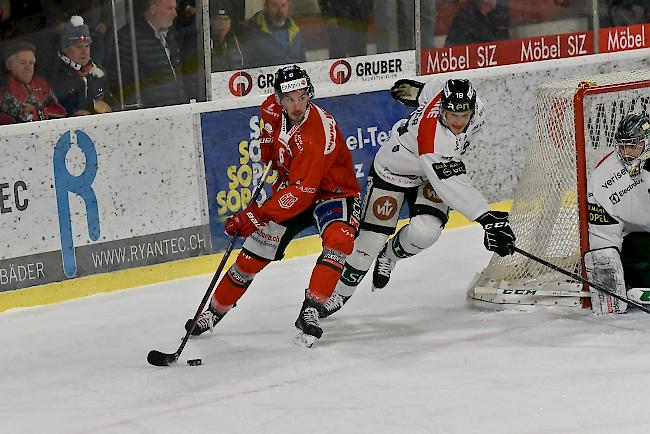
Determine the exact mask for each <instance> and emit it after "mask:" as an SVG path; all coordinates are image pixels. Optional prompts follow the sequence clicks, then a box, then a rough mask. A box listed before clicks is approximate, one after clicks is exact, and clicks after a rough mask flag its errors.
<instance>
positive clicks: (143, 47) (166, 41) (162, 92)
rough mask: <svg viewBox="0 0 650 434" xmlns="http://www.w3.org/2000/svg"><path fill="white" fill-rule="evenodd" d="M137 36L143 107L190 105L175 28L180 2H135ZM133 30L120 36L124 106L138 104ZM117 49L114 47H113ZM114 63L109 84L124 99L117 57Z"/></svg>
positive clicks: (113, 91)
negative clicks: (177, 5) (184, 85)
mask: <svg viewBox="0 0 650 434" xmlns="http://www.w3.org/2000/svg"><path fill="white" fill-rule="evenodd" d="M134 14H135V22H134V23H133V24H134V26H135V36H136V41H137V47H135V49H136V50H137V52H136V53H137V58H138V63H137V67H138V72H139V81H138V82H139V85H140V96H141V99H142V101H141V102H142V107H160V106H166V105H173V104H182V103H186V102H187V101H188V99H187V97H186V96H185V90H184V89H183V72H182V69H181V61H180V52H179V49H178V45H177V44H176V37H175V35H174V30H173V28H172V27H171V26H172V24H173V22H174V18H176V0H134ZM130 32H131V30H130V28H129V26H128V25H126V26H124V27H122V29H120V31H119V32H118V40H119V56H120V67H121V71H122V87H123V92H124V103H125V104H134V103H135V102H136V92H135V77H134V71H133V53H134V47H133V46H132V45H131V36H130ZM110 45H111V48H113V49H114V44H113V43H111V44H110ZM107 59H110V60H111V65H110V68H108V71H109V74H108V76H109V81H110V86H111V91H112V93H113V95H116V96H117V95H120V88H119V82H118V75H117V65H116V64H115V60H114V59H115V56H112V55H111V56H107Z"/></svg>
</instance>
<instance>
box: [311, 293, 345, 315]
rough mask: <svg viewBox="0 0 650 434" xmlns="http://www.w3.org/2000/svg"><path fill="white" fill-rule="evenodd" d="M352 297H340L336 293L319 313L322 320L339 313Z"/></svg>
mask: <svg viewBox="0 0 650 434" xmlns="http://www.w3.org/2000/svg"><path fill="white" fill-rule="evenodd" d="M350 297H351V296H345V295H339V294H337V293H336V292H334V293H332V296H331V297H330V298H329V300H327V303H325V304H324V305H323V307H322V308H321V309H320V310H319V311H318V316H319V317H320V318H327V317H328V316H330V315H331V314H333V313H334V312H337V311H339V310H340V309H341V308H342V307H343V305H344V304H345V303H346V302H347V301H348V300H349V299H350Z"/></svg>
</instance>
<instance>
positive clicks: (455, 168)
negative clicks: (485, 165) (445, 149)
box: [431, 161, 467, 179]
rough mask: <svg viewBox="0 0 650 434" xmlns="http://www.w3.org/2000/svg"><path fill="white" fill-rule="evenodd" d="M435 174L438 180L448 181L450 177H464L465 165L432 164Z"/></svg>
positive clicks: (459, 163)
mask: <svg viewBox="0 0 650 434" xmlns="http://www.w3.org/2000/svg"><path fill="white" fill-rule="evenodd" d="M431 166H432V167H433V171H434V172H436V175H437V176H438V179H448V178H451V177H452V176H458V175H465V174H466V173H467V170H465V164H464V163H463V162H462V161H450V162H449V163H433V164H432V165H431Z"/></svg>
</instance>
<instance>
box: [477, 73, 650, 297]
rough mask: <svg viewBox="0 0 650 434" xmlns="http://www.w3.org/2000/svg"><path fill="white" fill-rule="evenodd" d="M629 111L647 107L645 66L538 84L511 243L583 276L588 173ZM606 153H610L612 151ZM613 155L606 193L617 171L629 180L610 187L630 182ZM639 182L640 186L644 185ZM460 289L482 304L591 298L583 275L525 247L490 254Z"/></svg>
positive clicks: (649, 82) (649, 86) (649, 84)
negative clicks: (613, 168)
mask: <svg viewBox="0 0 650 434" xmlns="http://www.w3.org/2000/svg"><path fill="white" fill-rule="evenodd" d="M630 113H644V114H647V113H650V70H639V71H619V72H613V73H607V74H597V75H590V76H580V77H573V78H567V79H563V80H559V81H552V82H547V83H543V84H542V85H540V86H539V87H538V88H537V91H536V92H535V103H534V106H533V113H532V122H531V124H530V125H531V127H532V128H531V129H532V131H531V133H532V140H531V142H530V143H529V145H528V146H527V156H526V160H525V163H524V166H523V170H522V172H521V175H520V178H519V181H518V184H517V188H516V190H515V194H514V198H513V204H512V208H511V210H510V220H511V224H512V226H513V229H514V231H515V233H516V234H517V247H518V248H520V249H521V250H523V251H526V252H528V253H530V254H532V255H534V256H535V257H537V258H538V259H541V260H543V261H546V262H548V263H550V264H552V265H553V266H555V267H556V268H560V269H563V270H565V271H569V272H573V273H576V274H580V275H581V276H583V277H584V278H588V277H589V276H588V274H587V273H586V267H585V263H584V259H583V258H584V255H585V254H586V253H587V252H588V251H589V249H590V248H591V249H594V248H597V247H594V246H590V242H589V238H590V237H589V226H590V221H589V220H590V217H591V218H592V219H593V218H596V217H595V215H594V214H593V212H592V210H591V209H589V208H590V207H589V205H588V203H587V202H588V198H587V195H588V181H589V179H590V177H591V175H592V173H593V172H594V170H595V168H596V166H597V165H598V162H599V161H600V160H602V159H603V156H604V155H605V154H607V153H608V152H611V151H612V149H613V147H615V146H616V143H617V142H616V140H615V135H616V131H617V130H618V126H619V125H620V123H621V120H622V119H623V118H624V117H626V115H628V114H630ZM610 158H611V159H612V160H614V159H616V158H617V157H616V154H615V155H613V157H610ZM619 161H621V168H620V170H621V172H619V173H618V174H617V175H615V176H614V178H612V179H611V180H608V181H607V182H606V184H607V187H608V188H607V189H606V190H607V191H608V195H607V197H606V198H605V199H604V200H605V201H610V198H609V196H610V195H612V194H613V193H614V188H612V186H611V183H613V182H614V180H618V182H620V183H624V182H625V181H624V180H622V179H618V178H620V177H621V176H623V175H625V177H627V180H628V184H626V185H625V186H622V187H621V188H620V190H617V191H618V192H619V196H620V192H621V191H625V193H624V194H623V196H627V195H628V194H629V191H628V190H627V188H628V186H629V185H630V184H631V183H633V182H634V181H630V177H629V175H628V174H627V173H626V172H625V173H623V172H622V171H623V167H624V165H625V164H627V163H630V162H626V163H624V162H622V160H620V159H619ZM626 170H627V169H626ZM611 176H612V175H610V177H611ZM592 184H593V183H592ZM639 188H642V187H641V186H638V187H636V188H635V190H636V189H639ZM643 190H644V191H646V193H647V187H646V188H645V189H643ZM592 191H593V188H592ZM628 197H629V196H628ZM621 198H622V197H621ZM614 200H617V199H616V198H614ZM601 205H602V204H601ZM635 206H638V205H635ZM619 217H621V216H619ZM593 226H594V225H593V224H592V225H591V227H593ZM630 230H634V229H630V228H628V229H626V232H625V234H627V233H628V231H630ZM636 230H641V231H644V229H638V228H637V229H636ZM613 245H616V244H613ZM598 247H603V246H602V245H599V246H598ZM588 259H589V258H588ZM587 265H589V264H587ZM628 283H629V282H628ZM600 286H603V285H600ZM612 290H614V288H612ZM619 293H620V291H619ZM467 296H468V298H469V299H470V300H478V301H480V302H482V304H484V303H488V304H498V305H508V304H515V305H526V304H529V305H537V304H540V305H550V306H566V307H588V306H590V305H591V304H590V293H589V291H588V290H587V287H586V285H583V283H582V282H579V281H576V280H574V279H572V278H567V275H566V273H561V272H559V271H558V270H557V269H552V268H549V267H547V266H546V265H543V264H542V263H541V262H540V261H535V260H532V259H531V258H530V257H526V256H524V255H511V256H508V257H504V258H501V257H497V256H496V255H495V256H493V257H492V259H491V260H490V263H489V264H488V265H487V267H485V268H484V269H483V270H482V271H481V272H480V273H478V274H477V275H476V277H475V278H474V279H473V281H472V282H471V283H470V284H469V287H468V290H467ZM483 302H484V303H483Z"/></svg>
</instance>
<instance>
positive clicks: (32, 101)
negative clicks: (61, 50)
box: [0, 41, 65, 123]
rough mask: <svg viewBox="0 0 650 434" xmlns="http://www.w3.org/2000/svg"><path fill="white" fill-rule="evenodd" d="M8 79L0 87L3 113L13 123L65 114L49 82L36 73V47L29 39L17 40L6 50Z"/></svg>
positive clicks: (0, 103) (0, 106)
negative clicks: (0, 87)
mask: <svg viewBox="0 0 650 434" xmlns="http://www.w3.org/2000/svg"><path fill="white" fill-rule="evenodd" d="M5 55H6V60H5V68H6V69H7V71H8V72H9V74H10V77H9V81H8V82H7V84H6V85H5V86H3V87H2V89H0V112H2V113H3V114H4V115H6V116H5V117H3V123H8V122H6V121H4V118H11V119H12V121H13V122H31V121H40V120H45V119H55V118H61V117H64V116H65V109H64V108H63V106H62V105H61V104H59V102H58V101H57V99H56V97H55V96H54V92H52V88H51V87H50V84H49V83H48V82H47V81H46V80H45V79H44V78H43V77H39V76H36V75H34V65H35V64H36V48H35V47H34V45H32V44H30V43H29V42H22V41H19V42H15V43H13V44H12V45H10V46H9V48H8V49H7V51H6V53H5Z"/></svg>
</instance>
